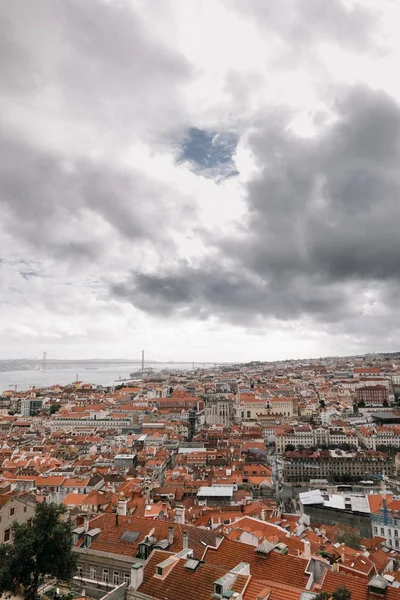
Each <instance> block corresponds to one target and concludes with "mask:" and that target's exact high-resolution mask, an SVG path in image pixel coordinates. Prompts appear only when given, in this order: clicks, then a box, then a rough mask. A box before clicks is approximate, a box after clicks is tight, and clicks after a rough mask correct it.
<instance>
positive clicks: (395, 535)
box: [368, 495, 400, 550]
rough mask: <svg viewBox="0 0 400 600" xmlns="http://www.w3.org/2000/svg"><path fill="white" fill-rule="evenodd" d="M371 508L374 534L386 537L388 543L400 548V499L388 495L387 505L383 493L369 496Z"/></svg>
mask: <svg viewBox="0 0 400 600" xmlns="http://www.w3.org/2000/svg"><path fill="white" fill-rule="evenodd" d="M368 500H369V504H370V510H371V524H372V534H373V535H375V536H380V537H384V538H385V540H386V543H387V545H388V546H389V547H390V548H394V549H395V550H399V549H400V500H395V499H393V496H391V495H388V496H387V497H386V506H385V503H384V501H383V498H382V496H381V495H371V496H368Z"/></svg>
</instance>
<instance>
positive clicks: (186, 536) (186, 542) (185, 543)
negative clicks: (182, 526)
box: [182, 531, 189, 550]
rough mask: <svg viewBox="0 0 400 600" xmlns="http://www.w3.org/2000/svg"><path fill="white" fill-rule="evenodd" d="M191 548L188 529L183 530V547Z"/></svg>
mask: <svg viewBox="0 0 400 600" xmlns="http://www.w3.org/2000/svg"><path fill="white" fill-rule="evenodd" d="M187 548H189V534H188V532H187V531H183V532H182V549H183V550H187Z"/></svg>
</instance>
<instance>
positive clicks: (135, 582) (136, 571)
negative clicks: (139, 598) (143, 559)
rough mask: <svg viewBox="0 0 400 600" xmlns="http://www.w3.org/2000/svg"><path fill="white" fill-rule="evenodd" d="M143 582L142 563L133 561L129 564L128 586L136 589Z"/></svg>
mask: <svg viewBox="0 0 400 600" xmlns="http://www.w3.org/2000/svg"><path fill="white" fill-rule="evenodd" d="M142 583H143V565H142V564H140V563H134V564H133V565H132V566H131V582H130V585H129V587H130V588H131V589H132V590H135V591H136V590H137V589H138V587H140V586H141V585H142Z"/></svg>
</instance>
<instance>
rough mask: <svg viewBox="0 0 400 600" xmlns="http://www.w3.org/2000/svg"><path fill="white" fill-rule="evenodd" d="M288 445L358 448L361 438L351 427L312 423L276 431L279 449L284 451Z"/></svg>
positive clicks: (298, 446)
mask: <svg viewBox="0 0 400 600" xmlns="http://www.w3.org/2000/svg"><path fill="white" fill-rule="evenodd" d="M288 445H292V446H294V447H295V448H301V447H303V448H322V447H324V446H330V447H332V448H337V447H340V446H353V447H355V448H357V447H358V445H359V440H358V437H357V433H356V431H355V430H354V429H351V428H342V427H331V428H328V427H316V428H312V427H311V425H299V426H294V427H291V428H290V429H289V430H288V431H285V430H281V431H278V432H277V433H276V449H277V451H278V452H281V453H282V452H284V451H285V448H286V447H287V446H288Z"/></svg>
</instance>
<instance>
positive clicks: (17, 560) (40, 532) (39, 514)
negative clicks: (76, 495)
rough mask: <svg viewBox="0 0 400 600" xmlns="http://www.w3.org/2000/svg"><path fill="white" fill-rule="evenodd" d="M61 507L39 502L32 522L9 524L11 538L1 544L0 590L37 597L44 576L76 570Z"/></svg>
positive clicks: (67, 576)
mask: <svg viewBox="0 0 400 600" xmlns="http://www.w3.org/2000/svg"><path fill="white" fill-rule="evenodd" d="M63 512H64V508H63V507H61V506H58V505H57V504H47V503H45V502H43V503H42V504H38V505H37V508H36V514H35V517H34V518H33V521H32V525H31V526H30V525H28V523H17V522H15V523H14V524H13V525H12V532H13V539H12V542H11V543H10V544H3V545H2V546H1V547H0V558H1V570H0V593H4V592H12V593H13V594H16V593H17V592H18V591H22V592H23V594H24V597H25V599H26V600H36V597H37V590H38V587H39V585H40V583H41V580H42V579H43V577H44V576H45V575H51V576H53V577H57V578H58V579H70V578H71V576H72V575H73V574H74V572H75V568H76V556H75V555H74V554H73V552H72V545H71V525H70V523H69V522H66V521H61V520H60V516H61V514H62V513H63Z"/></svg>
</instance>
